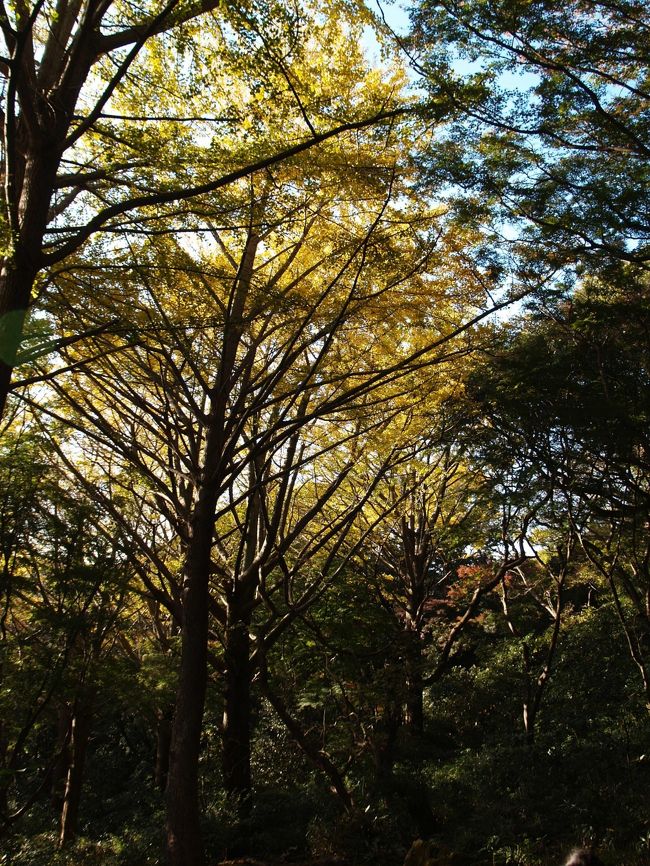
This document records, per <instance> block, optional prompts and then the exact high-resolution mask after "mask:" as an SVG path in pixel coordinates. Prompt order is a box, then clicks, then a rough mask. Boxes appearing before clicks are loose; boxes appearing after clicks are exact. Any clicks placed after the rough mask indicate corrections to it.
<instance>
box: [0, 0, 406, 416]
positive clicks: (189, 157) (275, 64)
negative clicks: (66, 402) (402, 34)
mask: <svg viewBox="0 0 650 866" xmlns="http://www.w3.org/2000/svg"><path fill="white" fill-rule="evenodd" d="M333 21H339V35H338V45H337V47H336V51H337V52H338V54H339V55H340V56H341V57H343V56H344V55H345V57H346V61H345V64H342V69H345V70H346V71H350V72H352V73H353V74H356V73H357V72H358V71H359V57H360V52H359V48H358V39H359V35H360V28H361V27H362V26H363V24H369V23H370V22H371V18H370V16H369V13H368V12H367V11H365V7H364V5H363V4H362V3H356V2H352V3H344V2H340V3H339V2H337V3H332V4H328V6H327V7H326V8H324V9H318V8H316V7H315V6H313V7H312V6H304V7H303V8H301V9H300V10H298V9H297V8H295V7H293V6H292V5H289V4H285V3H282V2H269V3H264V4H262V5H259V6H258V7H256V8H255V9H252V8H251V7H249V6H248V5H246V4H242V5H241V6H240V5H238V4H228V6H227V7H226V6H224V5H223V4H222V3H217V2H213V0H205V2H198V3H193V2H182V0H169V2H168V3H166V4H156V3H152V4H145V7H144V8H142V7H140V6H138V7H137V8H136V7H134V6H133V5H130V4H122V3H111V2H108V3H106V2H103V0H90V2H88V3H83V2H76V0H71V2H68V0H61V2H57V3H55V2H45V3H41V2H39V3H36V4H34V5H33V6H31V7H30V6H29V5H28V4H23V3H20V4H18V5H16V6H15V7H11V8H7V9H4V8H3V9H2V11H1V15H0V29H1V30H2V35H3V39H4V46H5V56H4V57H3V58H2V66H1V69H2V76H3V86H2V92H1V98H2V116H1V122H2V129H3V135H2V147H3V157H2V158H3V172H4V184H3V212H2V220H3V245H2V246H3V250H2V254H3V264H2V268H1V271H0V410H3V409H4V404H5V401H6V397H7V394H8V392H9V389H10V382H11V377H12V370H13V367H14V366H15V364H16V362H17V360H20V356H19V354H18V352H19V345H20V342H21V338H22V335H23V331H24V323H25V317H26V315H27V311H28V310H29V309H30V308H31V307H32V306H34V305H36V306H38V299H40V298H41V297H42V294H43V291H44V287H43V279H42V277H43V275H45V274H46V273H47V271H48V269H50V268H52V267H53V266H54V265H57V264H60V263H62V262H65V261H66V260H67V259H68V258H69V257H70V256H71V255H73V254H75V253H76V252H78V251H79V250H80V249H82V248H83V247H84V245H85V244H86V242H87V241H88V239H89V238H91V237H92V236H94V234H95V233H96V232H98V231H103V232H109V233H111V232H114V231H115V230H116V227H117V226H120V225H121V224H123V223H124V222H125V221H126V222H127V223H134V222H136V223H139V222H140V221H141V220H144V222H145V224H146V223H147V220H148V219H150V218H151V216H152V215H155V216H157V217H158V218H161V217H162V216H163V215H164V216H165V217H166V218H168V219H170V218H171V219H172V222H173V215H174V214H176V215H178V212H179V209H180V211H181V212H183V213H185V214H186V213H187V208H186V207H184V206H183V203H184V202H189V201H192V202H195V203H196V204H197V207H198V209H199V212H201V210H202V199H201V197H202V196H204V195H206V194H209V193H212V192H214V191H215V190H219V189H225V188H228V187H229V186H230V185H231V184H233V183H235V182H236V181H237V180H239V179H241V178H243V177H249V176H251V175H252V174H253V173H254V172H255V171H261V170H264V169H266V168H269V167H270V166H273V165H277V164H278V163H281V162H282V161H283V160H285V159H287V158H289V157H291V156H294V155H295V154H298V153H301V152H304V151H307V150H309V149H311V148H312V147H314V146H316V145H318V144H320V143H322V142H324V141H327V140H329V139H332V138H335V137H336V136H338V135H340V134H341V133H342V132H345V131H350V130H355V129H363V128H364V127H368V126H373V125H375V124H379V123H381V122H382V121H386V120H391V119H394V118H396V117H398V116H399V115H401V114H403V113H404V112H405V111H406V110H408V109H407V108H406V106H405V105H404V103H403V101H400V100H401V96H400V94H399V91H398V90H394V89H393V87H392V86H391V84H390V83H387V84H386V85H382V82H381V81H379V80H376V81H375V82H374V86H370V87H364V86H363V85H361V86H360V84H361V81H360V79H359V78H353V77H350V78H349V79H348V82H347V86H344V87H341V84H342V80H341V79H342V77H344V76H343V75H342V74H340V73H335V72H333V71H332V70H331V69H330V71H329V72H328V73H327V74H325V75H322V77H321V76H320V75H319V73H320V72H321V71H322V70H319V69H313V68H311V65H310V61H308V60H305V56H306V54H305V52H308V50H309V49H310V47H312V48H315V47H319V41H320V49H321V50H322V51H323V57H325V56H326V57H328V58H330V53H329V49H327V50H326V48H325V42H327V41H331V42H332V45H333V46H334V45H336V39H335V38H333V37H334V36H335V34H334V32H333V29H332V28H333V25H332V23H331V22H333ZM327 22H329V23H327ZM346 30H347V37H346V38H342V36H341V34H343V33H345V32H346ZM355 44H356V46H357V47H356V51H355V47H354V46H355ZM311 56H312V57H313V52H312V53H311ZM353 57H354V58H356V59H355V61H354V62H351V61H352V58H353ZM321 65H322V64H321ZM39 275H41V276H39Z"/></svg>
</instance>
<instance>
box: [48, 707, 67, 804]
mask: <svg viewBox="0 0 650 866" xmlns="http://www.w3.org/2000/svg"><path fill="white" fill-rule="evenodd" d="M71 725H72V711H71V707H70V705H69V704H67V703H62V704H61V705H60V707H59V713H58V718H57V732H56V752H57V757H56V761H55V762H54V766H53V767H52V774H51V776H50V802H51V804H52V808H53V809H55V810H56V811H57V812H58V813H59V814H61V813H62V811H63V804H64V801H65V785H66V777H67V774H68V769H69V767H70V764H71V762H72V755H71V752H70V749H71V743H70V733H71Z"/></svg>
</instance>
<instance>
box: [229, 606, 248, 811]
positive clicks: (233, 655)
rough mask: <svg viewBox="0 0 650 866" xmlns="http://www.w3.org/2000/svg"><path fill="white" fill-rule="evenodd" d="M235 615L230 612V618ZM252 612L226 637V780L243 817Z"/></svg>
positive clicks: (232, 625) (235, 623)
mask: <svg viewBox="0 0 650 866" xmlns="http://www.w3.org/2000/svg"><path fill="white" fill-rule="evenodd" d="M232 614H234V611H229V615H232ZM249 626H250V609H249V612H248V613H247V614H244V617H243V618H240V617H237V616H235V618H234V621H233V622H230V623H229V624H228V625H227V629H226V637H225V653H224V661H225V673H224V711H223V733H222V736H223V753H222V760H223V778H224V788H225V790H226V794H227V796H228V799H229V800H230V801H231V803H232V804H233V805H234V806H235V808H236V809H237V812H238V813H239V815H240V816H241V817H246V816H248V815H249V814H250V810H251V805H252V780H251V684H252V670H251V663H250V634H249Z"/></svg>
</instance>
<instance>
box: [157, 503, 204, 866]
mask: <svg viewBox="0 0 650 866" xmlns="http://www.w3.org/2000/svg"><path fill="white" fill-rule="evenodd" d="M202 493H203V495H202V498H201V500H200V501H199V503H198V505H197V512H198V514H197V515H196V516H195V521H194V533H193V538H192V542H191V546H190V551H189V554H188V558H187V563H186V567H185V586H184V590H183V617H182V625H181V642H182V643H181V646H182V649H181V666H180V675H179V681H178V690H177V693H176V708H175V713H174V721H173V724H172V737H171V748H170V752H169V775H168V778H167V852H168V858H169V863H170V866H203V864H204V863H205V856H204V852H203V842H202V839H201V822H200V812H199V794H198V781H199V752H200V745H201V728H202V723H203V710H204V705H205V692H206V685H207V646H208V593H209V584H208V576H209V573H210V548H211V543H212V520H213V517H212V515H213V514H214V497H212V496H207V495H205V490H204V491H203V492H202Z"/></svg>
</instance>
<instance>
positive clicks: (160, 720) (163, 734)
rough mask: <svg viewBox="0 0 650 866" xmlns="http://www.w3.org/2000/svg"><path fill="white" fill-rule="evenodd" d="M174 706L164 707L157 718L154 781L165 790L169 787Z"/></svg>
mask: <svg viewBox="0 0 650 866" xmlns="http://www.w3.org/2000/svg"><path fill="white" fill-rule="evenodd" d="M173 718H174V708H173V707H170V706H166V707H163V709H162V710H159V711H158V713H157V719H156V765H155V768H154V782H155V785H156V787H157V788H159V789H160V790H161V791H164V790H165V788H166V787H167V776H168V774H169V750H170V748H171V742H172V720H173Z"/></svg>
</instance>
